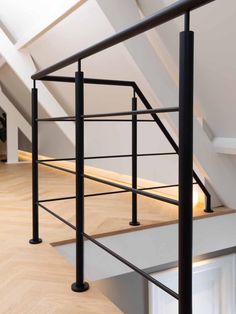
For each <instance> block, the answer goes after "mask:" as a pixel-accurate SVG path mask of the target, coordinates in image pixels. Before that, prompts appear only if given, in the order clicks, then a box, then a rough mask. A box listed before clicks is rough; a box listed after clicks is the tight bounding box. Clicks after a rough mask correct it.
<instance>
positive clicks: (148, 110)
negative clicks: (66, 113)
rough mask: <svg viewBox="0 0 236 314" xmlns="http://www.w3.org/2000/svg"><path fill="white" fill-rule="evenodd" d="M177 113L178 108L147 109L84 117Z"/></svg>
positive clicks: (85, 116) (86, 116)
mask: <svg viewBox="0 0 236 314" xmlns="http://www.w3.org/2000/svg"><path fill="white" fill-rule="evenodd" d="M177 111H179V108H178V107H169V108H158V109H145V110H136V111H124V112H111V113H96V114H87V115H84V116H83V117H84V118H86V119H88V118H99V117H117V116H130V115H139V114H152V113H167V112H177Z"/></svg>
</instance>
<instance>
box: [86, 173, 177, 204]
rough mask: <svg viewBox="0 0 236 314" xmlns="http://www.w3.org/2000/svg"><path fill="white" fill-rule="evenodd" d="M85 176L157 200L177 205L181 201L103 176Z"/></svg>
mask: <svg viewBox="0 0 236 314" xmlns="http://www.w3.org/2000/svg"><path fill="white" fill-rule="evenodd" d="M84 178H86V179H90V180H93V181H96V182H99V183H102V184H107V185H110V186H114V187H116V188H118V189H122V190H126V191H129V192H133V193H136V194H140V195H142V196H146V197H149V198H153V199H155V200H158V201H162V202H165V203H169V204H172V205H176V206H178V205H179V202H178V201H176V200H174V199H171V198H168V197H164V196H161V195H155V194H152V193H148V192H145V191H140V190H137V189H133V188H131V187H128V186H125V185H122V184H119V183H115V182H111V181H108V180H104V179H101V178H96V177H93V176H90V175H87V174H85V175H84Z"/></svg>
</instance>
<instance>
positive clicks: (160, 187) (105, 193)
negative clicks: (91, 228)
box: [84, 182, 197, 197]
mask: <svg viewBox="0 0 236 314" xmlns="http://www.w3.org/2000/svg"><path fill="white" fill-rule="evenodd" d="M193 184H197V183H196V182H193ZM178 186H179V185H178V184H170V185H161V186H150V187H147V188H141V189H137V190H138V191H148V190H159V189H166V188H173V187H178ZM129 192H130V191H124V190H120V191H112V192H102V193H93V194H86V195H84V197H94V196H103V195H110V194H120V193H129Z"/></svg>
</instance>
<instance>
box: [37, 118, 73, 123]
mask: <svg viewBox="0 0 236 314" xmlns="http://www.w3.org/2000/svg"><path fill="white" fill-rule="evenodd" d="M36 121H38V122H57V121H59V122H70V121H75V117H55V118H39V119H36Z"/></svg>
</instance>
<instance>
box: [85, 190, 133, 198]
mask: <svg viewBox="0 0 236 314" xmlns="http://www.w3.org/2000/svg"><path fill="white" fill-rule="evenodd" d="M128 192H130V191H124V190H121V191H112V192H102V193H93V194H85V195H84V197H94V196H103V195H110V194H120V193H128Z"/></svg>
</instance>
